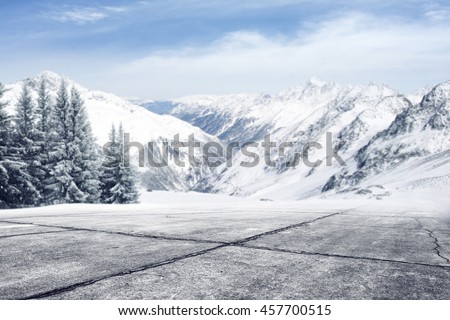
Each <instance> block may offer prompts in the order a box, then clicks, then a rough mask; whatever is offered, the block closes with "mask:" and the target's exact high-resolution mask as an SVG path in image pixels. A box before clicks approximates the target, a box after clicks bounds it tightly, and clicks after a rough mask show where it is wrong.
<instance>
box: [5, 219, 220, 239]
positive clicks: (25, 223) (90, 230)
mask: <svg viewBox="0 0 450 320" xmlns="http://www.w3.org/2000/svg"><path fill="white" fill-rule="evenodd" d="M0 222H4V223H11V224H23V225H33V226H36V227H46V228H59V229H65V230H68V231H85V232H98V233H105V234H111V235H120V236H128V237H135V238H148V239H155V240H170V241H185V242H198V243H211V244H226V243H227V242H226V241H214V240H203V239H193V238H181V237H171V236H163V235H158V236H156V235H151V234H143V233H129V232H123V231H109V230H101V229H91V228H80V227H69V226H61V225H51V224H40V223H33V222H17V221H8V220H0Z"/></svg>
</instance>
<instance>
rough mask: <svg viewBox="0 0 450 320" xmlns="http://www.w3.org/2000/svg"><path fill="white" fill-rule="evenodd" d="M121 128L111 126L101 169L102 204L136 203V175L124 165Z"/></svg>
mask: <svg viewBox="0 0 450 320" xmlns="http://www.w3.org/2000/svg"><path fill="white" fill-rule="evenodd" d="M123 136H124V132H123V128H122V124H120V127H119V131H118V132H116V129H115V127H114V125H112V128H111V133H110V135H109V143H108V145H107V149H106V150H105V151H106V155H105V156H106V157H105V160H104V162H103V165H102V167H101V175H100V181H101V200H102V202H103V203H116V204H118V203H137V202H138V197H139V193H138V192H137V190H136V173H135V171H134V170H133V168H131V167H129V166H125V165H124V152H125V151H126V150H125V149H124V148H125V146H124V143H123Z"/></svg>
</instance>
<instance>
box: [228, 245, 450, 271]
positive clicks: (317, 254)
mask: <svg viewBox="0 0 450 320" xmlns="http://www.w3.org/2000/svg"><path fill="white" fill-rule="evenodd" d="M236 246H237V247H241V248H247V249H258V250H265V251H274V252H282V253H290V254H299V255H309V256H322V257H330V258H342V259H353V260H368V261H378V262H387V263H401V264H408V265H416V266H426V267H435V268H443V269H446V270H450V266H445V265H440V264H428V263H421V262H411V261H401V260H393V259H382V258H371V257H361V256H350V255H342V254H334V253H322V252H311V251H304V250H300V251H296V250H288V249H280V248H271V247H266V246H256V245H248V244H242V245H236Z"/></svg>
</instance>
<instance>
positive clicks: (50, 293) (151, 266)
mask: <svg viewBox="0 0 450 320" xmlns="http://www.w3.org/2000/svg"><path fill="white" fill-rule="evenodd" d="M226 246H228V245H227V244H222V245H219V246H216V247H212V248H209V249H204V250H200V251H196V252H191V253H189V254H185V255H182V256H178V257H174V258H171V259H168V260H164V261H160V262H155V263H150V264H147V265H143V266H140V267H137V268H134V269H129V270H125V271H119V272H117V273H113V274H108V275H104V276H101V277H98V278H94V279H90V280H86V281H83V282H78V283H75V284H72V285H69V286H66V287H61V288H57V289H54V290H50V291H47V292H42V293H37V294H34V295H30V296H28V297H24V298H19V299H18V300H33V299H43V298H48V297H51V296H54V295H57V294H61V293H65V292H69V291H73V290H75V289H77V288H81V287H86V286H89V285H92V284H94V283H97V282H99V281H102V280H107V279H110V278H114V277H121V276H126V275H129V274H133V273H136V272H142V271H146V270H149V269H154V268H157V267H161V266H165V265H168V264H172V263H175V262H177V261H180V260H185V259H188V258H193V257H197V256H200V255H204V254H206V253H208V252H211V251H214V250H217V249H220V248H223V247H226Z"/></svg>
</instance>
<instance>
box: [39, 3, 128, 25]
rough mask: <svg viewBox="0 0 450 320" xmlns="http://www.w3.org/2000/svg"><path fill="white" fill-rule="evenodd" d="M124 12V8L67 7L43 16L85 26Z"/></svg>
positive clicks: (125, 9)
mask: <svg viewBox="0 0 450 320" xmlns="http://www.w3.org/2000/svg"><path fill="white" fill-rule="evenodd" d="M125 11H127V8H125V7H111V6H105V7H69V8H64V9H62V10H50V11H49V12H48V13H47V14H45V16H47V17H50V18H51V19H53V20H56V21H59V22H73V23H77V24H86V23H94V22H97V21H100V20H104V19H106V18H108V17H110V16H111V15H112V14H117V13H122V12H125Z"/></svg>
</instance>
